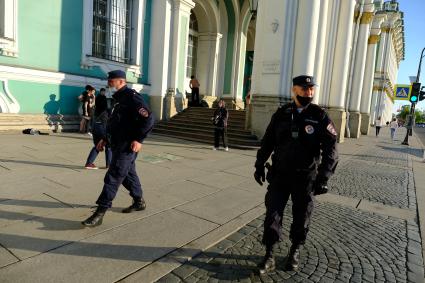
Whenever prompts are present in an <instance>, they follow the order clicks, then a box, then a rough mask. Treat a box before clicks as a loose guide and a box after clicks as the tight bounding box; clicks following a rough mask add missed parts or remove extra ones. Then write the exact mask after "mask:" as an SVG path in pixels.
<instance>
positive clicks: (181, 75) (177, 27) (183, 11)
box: [164, 0, 195, 119]
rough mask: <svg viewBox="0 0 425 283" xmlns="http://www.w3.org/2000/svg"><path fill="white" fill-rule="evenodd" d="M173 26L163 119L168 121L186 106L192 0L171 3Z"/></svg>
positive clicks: (177, 0)
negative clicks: (187, 60)
mask: <svg viewBox="0 0 425 283" xmlns="http://www.w3.org/2000/svg"><path fill="white" fill-rule="evenodd" d="M173 3H174V5H173V17H172V19H173V24H172V37H171V38H172V41H171V58H170V59H171V60H170V62H171V64H170V69H169V82H168V90H167V96H166V100H165V101H166V103H167V105H166V107H164V109H165V110H166V113H165V118H166V119H168V118H170V117H172V116H174V115H175V114H176V113H178V112H180V111H182V110H183V109H184V108H186V106H187V100H186V91H185V89H186V87H185V78H186V63H187V62H186V59H187V48H188V39H189V21H190V10H191V9H192V8H193V7H195V3H194V2H193V1H192V0H174V1H173Z"/></svg>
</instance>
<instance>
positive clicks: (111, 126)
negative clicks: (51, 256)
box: [82, 70, 154, 227]
mask: <svg viewBox="0 0 425 283" xmlns="http://www.w3.org/2000/svg"><path fill="white" fill-rule="evenodd" d="M108 85H109V87H112V88H115V89H116V90H117V91H116V92H115V93H114V95H113V98H114V102H115V104H114V108H113V109H112V114H111V117H110V118H109V120H108V124H107V134H106V135H107V136H105V137H103V139H102V140H101V141H100V142H99V143H98V144H97V149H98V150H99V151H102V150H103V149H104V147H105V146H106V144H109V146H110V147H111V149H112V161H111V163H110V165H109V168H108V172H107V173H106V175H105V179H104V182H105V184H104V186H103V190H102V193H101V194H100V196H99V198H98V199H97V201H96V203H97V204H98V207H97V209H96V211H95V212H94V214H93V215H92V216H90V217H89V218H87V219H86V220H84V221H83V222H82V224H83V225H84V226H87V227H94V226H98V225H100V224H102V220H103V216H104V215H105V212H106V211H107V210H108V209H109V208H111V206H112V200H113V199H114V198H115V195H116V193H117V190H118V187H119V186H120V185H121V184H122V185H123V186H124V187H125V188H126V189H127V190H128V191H129V192H130V196H131V197H132V198H133V204H132V205H130V206H129V207H128V208H125V209H124V210H123V211H122V212H123V213H130V212H133V211H140V210H144V209H145V208H146V203H145V201H144V199H143V194H142V186H141V184H140V181H139V177H138V176H137V172H136V164H135V162H136V159H137V153H138V152H139V151H140V150H141V148H142V142H143V140H144V139H145V138H146V136H147V135H148V133H149V132H150V131H151V130H152V127H153V124H154V118H153V115H152V112H151V111H150V110H149V108H148V106H147V105H146V103H145V101H144V100H143V98H142V96H141V95H140V94H138V93H137V92H136V91H135V90H133V89H131V88H128V87H127V82H126V75H125V72H123V71H121V70H116V71H112V72H109V73H108Z"/></svg>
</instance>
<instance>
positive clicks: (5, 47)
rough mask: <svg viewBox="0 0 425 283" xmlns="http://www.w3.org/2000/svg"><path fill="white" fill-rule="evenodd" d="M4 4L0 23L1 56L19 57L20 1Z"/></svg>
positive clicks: (10, 1)
mask: <svg viewBox="0 0 425 283" xmlns="http://www.w3.org/2000/svg"><path fill="white" fill-rule="evenodd" d="M2 2H3V13H4V14H3V15H1V17H0V18H1V20H2V22H1V23H0V31H1V33H0V55H2V56H10V57H18V0H7V1H4V0H3V1H2Z"/></svg>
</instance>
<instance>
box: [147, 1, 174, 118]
mask: <svg viewBox="0 0 425 283" xmlns="http://www.w3.org/2000/svg"><path fill="white" fill-rule="evenodd" d="M171 9H172V4H171V3H170V2H169V1H152V23H151V27H152V31H151V40H150V54H149V79H150V84H151V90H150V106H151V109H152V111H153V113H154V114H155V118H156V119H157V120H161V119H163V118H164V109H163V108H164V100H165V95H166V93H167V84H168V61H169V53H170V40H171V30H170V25H171V17H172V13H171V12H172V10H171Z"/></svg>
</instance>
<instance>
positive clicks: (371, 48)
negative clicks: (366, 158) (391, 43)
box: [360, 15, 384, 135]
mask: <svg viewBox="0 0 425 283" xmlns="http://www.w3.org/2000/svg"><path fill="white" fill-rule="evenodd" d="M383 20H384V17H383V16H380V15H377V16H375V18H374V21H373V24H372V29H371V32H370V33H371V35H370V36H369V40H368V47H367V58H366V69H365V75H364V82H363V89H362V99H361V104H360V113H361V116H362V121H361V127H360V131H361V133H362V134H363V135H367V134H368V133H369V127H370V107H371V100H372V92H373V80H374V75H375V63H376V57H377V56H376V49H377V43H378V41H379V38H380V33H381V28H380V26H381V24H382V21H383ZM374 98H375V100H376V96H375V97H374Z"/></svg>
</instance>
